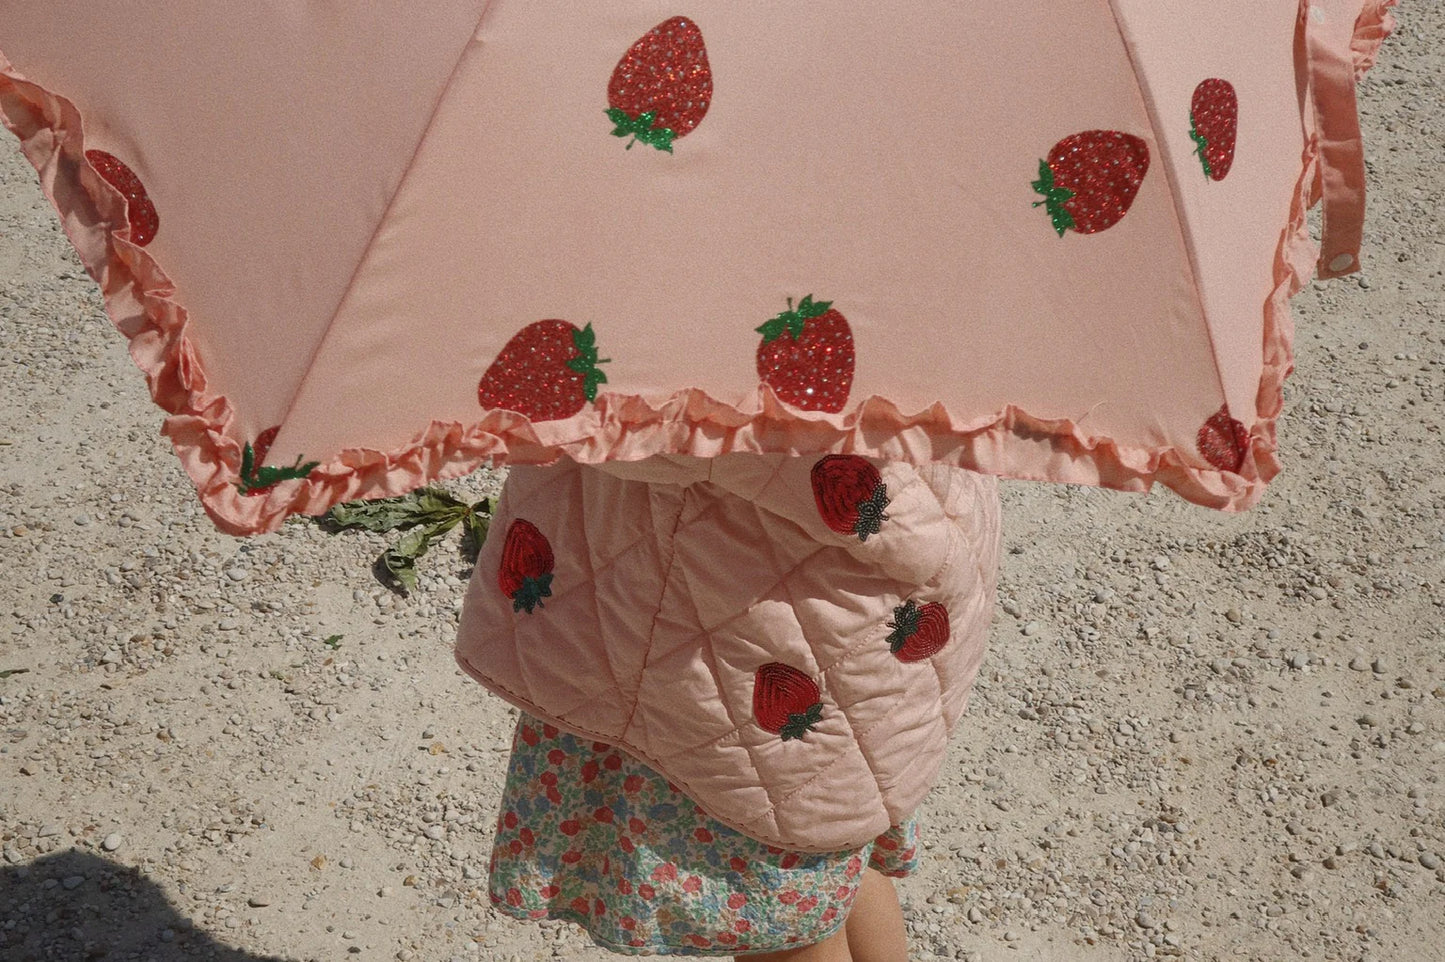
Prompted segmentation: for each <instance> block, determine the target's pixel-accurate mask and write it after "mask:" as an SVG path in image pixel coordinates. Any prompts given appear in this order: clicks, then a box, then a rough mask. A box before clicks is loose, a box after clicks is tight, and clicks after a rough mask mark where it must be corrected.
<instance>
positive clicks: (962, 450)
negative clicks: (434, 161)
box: [0, 0, 1396, 535]
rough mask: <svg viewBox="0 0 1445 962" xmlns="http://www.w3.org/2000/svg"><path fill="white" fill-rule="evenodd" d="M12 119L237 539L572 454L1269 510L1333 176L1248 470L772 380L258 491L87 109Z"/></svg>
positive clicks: (431, 442)
mask: <svg viewBox="0 0 1445 962" xmlns="http://www.w3.org/2000/svg"><path fill="white" fill-rule="evenodd" d="M1395 2H1396V0H1367V2H1366V5H1365V7H1364V8H1363V10H1362V12H1361V14H1360V17H1359V19H1358V21H1357V24H1356V29H1355V34H1354V38H1353V40H1352V44H1351V49H1352V54H1353V57H1354V63H1355V68H1356V73H1357V75H1358V74H1363V73H1364V71H1365V70H1367V69H1369V67H1370V66H1371V65H1372V64H1373V63H1374V61H1375V57H1376V55H1377V53H1378V50H1379V47H1380V44H1381V43H1382V42H1383V41H1384V39H1385V38H1386V37H1387V36H1388V35H1389V33H1390V31H1391V30H1392V29H1393V28H1394V18H1393V17H1392V16H1391V15H1390V13H1389V10H1388V8H1389V7H1391V6H1394V5H1395ZM0 122H3V123H4V124H5V126H6V127H8V128H9V129H10V130H11V131H12V132H13V133H15V134H16V136H18V137H19V138H20V142H21V149H22V150H23V152H24V153H25V156H26V158H27V159H28V160H29V161H30V163H31V164H32V165H33V166H34V167H35V169H36V171H37V173H38V174H39V177H40V184H41V188H42V190H43V191H44V192H45V195H46V196H47V197H48V198H49V200H50V201H51V203H52V204H53V205H54V206H55V208H56V210H57V211H58V212H59V214H60V219H61V224H62V227H63V229H64V230H65V233H66V235H67V237H68V238H69V239H70V241H71V243H72V245H74V247H75V249H76V252H77V253H78V254H79V256H80V259H81V261H82V263H84V265H85V267H86V270H87V271H88V272H89V273H90V275H91V276H92V277H93V278H94V279H95V280H96V282H97V283H98V284H99V285H100V288H101V292H102V294H103V296H104V300H105V306H106V311H107V313H109V315H110V317H111V320H112V322H113V323H114V324H115V326H116V328H117V329H118V330H119V331H120V332H121V333H122V334H124V335H125V336H126V337H127V338H128V340H129V345H130V354H131V357H132V358H133V359H134V361H135V363H136V365H137V366H138V367H140V369H141V370H142V372H143V373H144V374H145V376H146V380H147V384H148V386H149V389H150V393H151V397H152V398H153V399H154V400H155V402H156V404H157V405H159V406H160V407H161V408H162V409H163V410H164V411H166V412H167V413H168V414H169V415H170V417H168V418H167V419H166V422H165V425H164V426H163V428H162V433H164V434H165V435H166V436H167V437H169V438H170V439H171V442H172V445H173V446H174V448H175V450H176V454H177V456H178V457H179V458H180V460H181V464H182V466H183V467H184V469H185V471H186V473H187V474H188V475H189V476H190V478H191V481H192V482H193V483H194V485H195V487H196V491H197V494H198V495H199V497H200V500H201V503H202V504H203V506H204V507H205V509H206V511H207V513H208V514H209V515H210V517H211V519H212V520H213V521H214V522H215V524H216V525H217V527H219V528H220V529H221V530H223V531H226V532H228V533H230V534H237V535H246V534H258V533H262V532H266V531H274V530H276V529H277V528H279V527H280V526H281V525H282V523H283V522H284V521H285V520H286V518H287V517H289V516H291V515H293V514H321V513H323V512H325V511H326V510H328V509H329V508H331V507H332V506H334V505H336V504H339V503H341V502H343V501H348V500H352V499H357V498H381V497H391V496H395V495H400V494H404V493H406V492H407V491H411V490H414V489H415V488H418V487H420V486H422V485H424V484H426V483H428V482H430V481H434V480H445V479H448V478H454V477H459V476H462V475H465V474H468V473H470V472H472V471H474V470H476V469H477V468H479V467H482V466H485V465H488V464H497V465H500V464H547V463H550V462H552V461H555V460H556V459H557V458H559V457H563V456H566V457H570V458H573V459H574V460H576V461H579V462H583V463H597V462H602V461H608V460H640V459H642V458H645V457H648V456H650V455H653V454H663V453H671V454H686V455H692V456H696V457H716V456H718V455H722V454H729V453H734V452H744V451H746V452H754V453H764V452H767V453H787V454H821V453H828V452H834V453H851V454H860V455H864V456H868V457H876V458H882V459H888V460H899V461H907V462H911V463H914V464H926V463H929V462H941V463H945V464H952V465H956V466H959V467H963V468H968V469H971V470H975V471H980V472H983V473H985V474H993V475H998V476H1001V477H1008V478H1016V479H1023V480H1034V481H1052V482H1062V483H1068V484H1086V485H1094V486H1101V487H1107V488H1114V489H1118V490H1122V491H1135V492H1143V491H1148V490H1149V489H1150V488H1151V487H1152V486H1153V484H1154V483H1155V482H1158V483H1160V484H1163V485H1164V486H1166V487H1168V488H1170V489H1171V490H1173V491H1175V492H1176V493H1177V494H1179V495H1180V496H1182V497H1183V498H1185V499H1186V500H1189V501H1192V502H1194V503H1195V504H1199V505H1203V506H1206V507H1210V508H1216V509H1219V510H1223V511H1231V512H1232V511H1242V510H1244V509H1246V508H1249V507H1251V506H1253V505H1254V504H1255V503H1257V502H1258V501H1259V499H1260V498H1261V497H1262V496H1263V493H1264V488H1265V486H1266V485H1267V484H1268V482H1269V481H1270V480H1271V479H1272V478H1274V477H1275V476H1276V475H1277V474H1278V473H1279V470H1280V466H1279V462H1278V460H1277V459H1276V457H1275V452H1276V450H1277V443H1276V420H1277V418H1278V416H1279V413H1280V411H1281V409H1282V407H1283V397H1284V395H1283V385H1284V380H1285V378H1286V377H1288V375H1289V373H1290V372H1291V371H1292V370H1293V354H1292V348H1291V343H1292V339H1293V331H1294V326H1293V322H1292V320H1291V316H1290V310H1289V299H1290V298H1291V297H1292V296H1293V295H1294V294H1296V293H1298V292H1299V290H1300V289H1301V288H1303V286H1304V284H1305V283H1306V282H1307V281H1308V280H1309V278H1310V276H1311V275H1312V273H1313V269H1314V262H1315V257H1316V256H1317V252H1316V248H1315V244H1314V242H1313V240H1312V239H1311V238H1310V235H1309V230H1308V226H1307V223H1306V212H1307V210H1308V208H1309V206H1310V203H1311V201H1312V199H1313V198H1312V197H1311V189H1312V185H1313V184H1314V182H1315V175H1316V169H1317V166H1318V155H1317V150H1316V147H1315V144H1314V143H1313V140H1312V139H1311V140H1310V143H1309V144H1308V145H1307V146H1306V149H1305V152H1304V155H1303V157H1302V163H1301V171H1300V176H1299V179H1298V181H1297V184H1296V189H1295V196H1294V199H1293V201H1292V204H1291V213H1290V220H1289V224H1288V225H1287V226H1286V228H1285V230H1284V232H1283V234H1282V236H1281V240H1280V245H1279V248H1278V250H1277V251H1276V257H1275V265H1274V280H1275V287H1274V289H1273V291H1272V292H1271V293H1270V295H1269V297H1268V298H1267V300H1266V303H1265V310H1264V341H1265V343H1264V365H1263V371H1262V375H1261V378H1260V386H1259V391H1258V394H1257V405H1258V413H1259V420H1258V421H1257V422H1256V423H1255V425H1254V426H1253V428H1252V429H1251V436H1250V447H1249V450H1248V452H1247V453H1246V455H1245V458H1244V462H1243V463H1242V464H1241V466H1240V469H1239V471H1238V472H1237V473H1230V472H1222V471H1218V470H1214V469H1208V468H1200V467H1198V466H1197V465H1195V464H1192V463H1190V462H1191V460H1193V459H1192V456H1191V457H1186V456H1185V455H1184V454H1182V453H1181V452H1180V451H1179V450H1178V449H1177V448H1172V447H1171V448H1163V449H1147V448H1142V447H1134V446H1128V445H1121V444H1119V443H1117V442H1116V441H1114V440H1112V439H1109V438H1098V437H1092V436H1090V435H1088V434H1087V433H1086V432H1085V431H1084V430H1083V429H1082V428H1081V427H1080V425H1079V423H1078V422H1076V421H1074V420H1071V419H1052V420H1051V419H1044V418H1039V417H1035V416H1033V415H1031V414H1029V413H1028V412H1026V411H1023V410H1021V409H1019V408H1017V407H1014V406H1006V407H1004V408H1003V409H1002V410H1000V411H998V412H996V413H994V414H993V415H991V416H986V417H983V418H980V419H975V420H974V421H972V422H964V421H959V420H958V419H956V418H955V417H953V416H952V415H951V414H950V413H949V412H948V411H947V410H946V409H945V408H944V407H943V406H942V405H941V404H935V405H933V406H932V407H930V408H928V409H926V410H924V411H921V412H918V413H915V414H906V413H904V412H903V411H901V410H900V409H899V408H898V407H897V406H896V405H895V404H893V403H892V402H891V401H889V400H887V399H885V398H881V397H876V396H875V397H870V398H868V399H866V400H864V401H863V402H862V403H861V404H859V405H858V406H857V407H855V408H854V409H853V410H852V411H851V412H849V413H848V414H847V415H843V416H836V415H819V414H810V413H800V412H797V411H793V410H791V409H789V408H787V407H785V406H784V405H783V404H782V403H781V402H779V401H778V400H777V398H776V396H775V395H774V394H773V393H772V391H771V390H770V389H769V388H767V387H760V388H759V391H758V394H757V397H756V401H755V403H754V404H753V405H750V407H751V408H752V412H749V411H744V410H740V409H739V408H736V407H734V406H731V405H728V404H725V403H723V402H721V401H718V400H716V399H714V398H712V397H710V396H708V395H707V394H706V393H705V392H703V391H701V390H698V389H687V390H684V391H680V392H678V393H676V394H674V395H673V396H671V397H670V398H668V399H667V400H665V401H662V402H652V401H649V400H647V399H645V398H643V397H640V396H628V395H616V394H604V395H600V396H599V398H598V401H597V403H596V404H595V405H593V406H592V407H591V408H589V409H587V410H584V411H583V412H582V413H580V414H578V415H577V416H576V417H573V418H570V419H568V420H566V421H560V422H547V423H539V424H533V423H532V422H530V421H528V420H527V419H526V418H524V417H522V416H521V415H518V414H515V413H512V412H508V411H493V412H490V413H489V414H487V415H486V416H484V417H483V418H482V420H480V421H479V422H476V423H474V424H471V425H463V424H460V423H457V422H447V421H432V422H431V423H430V424H428V425H427V427H426V428H425V429H424V430H423V431H422V432H421V433H420V434H419V435H417V436H416V437H415V438H414V439H413V440H412V441H411V443H409V444H408V445H406V446H405V447H403V448H400V449H398V450H395V451H390V452H384V451H378V450H371V449H364V448H351V449H347V450H345V451H342V452H341V453H340V454H339V455H337V456H336V457H334V458H332V459H331V460H330V461H327V462H325V463H323V464H322V465H321V466H319V467H318V468H316V469H315V470H314V471H312V473H311V474H310V476H308V477H307V478H306V479H305V480H302V481H288V482H282V483H280V484H278V485H276V486H275V487H274V488H272V489H270V490H268V491H266V492H264V493H261V494H259V495H252V496H245V495H242V494H240V492H239V491H238V490H237V489H236V482H237V481H238V480H239V478H240V466H241V456H242V443H241V442H240V441H238V440H237V439H235V438H234V437H232V436H231V434H230V427H231V422H232V417H233V408H232V405H231V402H230V401H229V400H228V399H227V398H226V397H224V396H221V395H219V394H215V393H213V392H211V391H210V390H209V389H208V386H207V382H206V377H205V372H204V369H203V366H202V364H201V363H200V358H199V355H198V352H197V351H196V348H195V345H194V343H193V341H192V339H191V337H190V332H189V327H190V319H189V315H188V314H187V312H186V309H185V308H184V307H182V306H181V305H180V304H179V303H177V302H176V301H175V300H174V299H173V296H174V294H175V286H174V284H173V283H172V282H171V281H170V279H169V278H168V277H167V276H166V274H165V272H164V271H163V270H162V269H161V267H160V265H159V264H157V263H156V261H155V259H154V258H152V257H151V256H150V255H149V254H148V253H147V252H146V251H145V250H144V249H143V248H140V247H137V246H136V245H134V244H132V243H130V242H129V241H128V240H127V239H126V237H125V234H126V211H125V201H124V199H123V197H122V196H121V195H120V193H119V192H118V191H116V190H115V189H114V188H113V187H111V186H110V185H109V184H107V183H105V182H104V181H103V180H101V178H100V177H99V175H97V174H96V173H95V171H94V170H92V169H91V167H90V165H89V163H88V162H87V161H86V160H85V150H86V145H85V134H84V127H83V124H82V120H81V116H80V112H79V110H78V109H77V108H76V106H75V105H74V104H73V103H71V102H70V101H69V100H67V99H66V98H65V97H63V96H61V95H59V94H56V93H54V92H52V91H48V90H46V89H44V88H43V87H41V86H39V85H38V84H35V83H32V82H30V81H29V80H27V79H26V78H25V77H24V76H22V75H21V74H19V73H18V72H17V71H16V70H15V69H14V68H13V65H12V64H11V63H10V61H9V60H7V59H6V58H5V56H4V54H3V52H0Z"/></svg>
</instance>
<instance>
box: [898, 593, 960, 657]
mask: <svg viewBox="0 0 1445 962" xmlns="http://www.w3.org/2000/svg"><path fill="white" fill-rule="evenodd" d="M888 627H889V628H892V629H893V631H892V632H891V633H890V634H889V635H888V650H889V651H891V652H893V655H894V657H896V658H897V659H898V660H899V661H902V662H915V661H922V660H923V659H925V658H932V657H933V656H934V655H936V654H938V653H939V652H940V651H942V650H943V646H944V645H946V644H948V611H947V610H946V609H945V608H944V607H943V605H940V604H939V603H938V602H936V601H930V602H928V603H927V604H924V605H920V604H918V602H916V601H914V600H912V599H909V600H908V601H905V602H904V603H903V604H901V605H899V606H898V607H896V608H894V609H893V620H892V621H890V622H888Z"/></svg>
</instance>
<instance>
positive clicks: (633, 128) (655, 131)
mask: <svg viewBox="0 0 1445 962" xmlns="http://www.w3.org/2000/svg"><path fill="white" fill-rule="evenodd" d="M607 119H608V120H611V121H612V124H613V129H612V136H614V137H631V138H632V140H631V141H629V142H628V144H627V149H628V150H631V149H632V145H633V144H635V143H637V142H638V141H639V140H640V141H642V142H643V143H644V144H647V145H648V146H649V147H656V148H657V149H658V150H665V151H667V152H668V153H669V154H670V153H672V142H673V140H675V139H676V138H677V135H676V134H675V133H673V131H672V130H671V129H669V128H667V127H654V126H653V124H654V123H656V122H657V111H655V110H649V111H648V112H647V113H645V114H639V115H638V116H636V117H633V116H632V115H631V114H629V113H628V112H627V111H625V110H622V109H621V108H618V107H611V108H609V109H608V111H607Z"/></svg>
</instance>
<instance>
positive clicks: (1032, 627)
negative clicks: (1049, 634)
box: [1023, 621, 1039, 638]
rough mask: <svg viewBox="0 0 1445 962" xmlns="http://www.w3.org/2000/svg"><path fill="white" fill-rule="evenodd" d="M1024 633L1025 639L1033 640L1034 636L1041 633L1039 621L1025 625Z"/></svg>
mask: <svg viewBox="0 0 1445 962" xmlns="http://www.w3.org/2000/svg"><path fill="white" fill-rule="evenodd" d="M1023 633H1024V637H1025V638H1032V637H1033V636H1034V635H1037V634H1038V633H1039V623H1038V622H1037V621H1031V622H1029V623H1028V624H1026V625H1024V632H1023Z"/></svg>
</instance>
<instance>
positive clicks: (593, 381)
mask: <svg viewBox="0 0 1445 962" xmlns="http://www.w3.org/2000/svg"><path fill="white" fill-rule="evenodd" d="M608 360H609V359H608V358H598V356H597V335H596V334H595V333H594V332H593V330H592V325H591V324H588V325H587V326H586V327H584V328H582V329H581V330H578V329H577V327H576V326H575V325H573V324H569V323H567V322H566V321H537V322H536V323H534V324H528V325H527V326H526V327H524V328H522V329H521V330H520V331H518V332H517V333H516V334H515V335H513V336H512V339H511V340H510V341H508V342H507V344H506V346H505V347H503V348H502V352H501V353H500V354H498V355H497V359H496V360H494V361H493V362H492V363H491V366H490V367H488V368H487V370H486V373H485V374H483V375H482V381H481V384H479V385H478V386H477V399H478V400H479V401H481V404H482V407H484V408H505V409H506V410H508V411H516V412H518V413H519V414H525V415H526V416H527V417H529V418H531V419H532V420H533V421H557V420H561V419H562V418H570V417H571V416H572V415H574V414H576V413H577V412H578V411H580V410H582V407H583V406H584V405H585V404H587V403H588V402H590V401H595V400H597V386H598V385H599V384H606V383H607V375H606V374H603V373H602V370H601V369H600V368H598V366H597V365H599V364H606V363H607V362H608Z"/></svg>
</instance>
